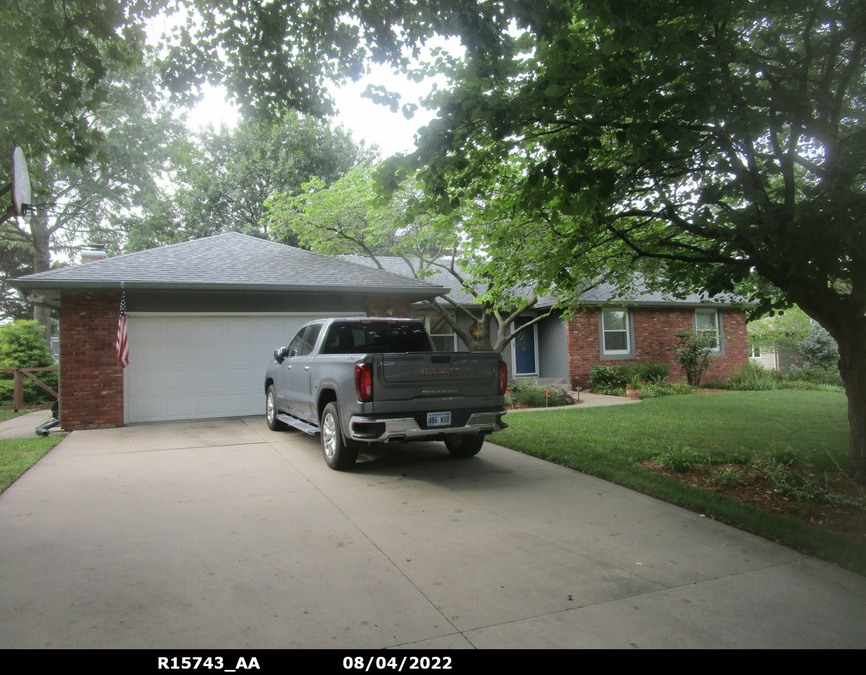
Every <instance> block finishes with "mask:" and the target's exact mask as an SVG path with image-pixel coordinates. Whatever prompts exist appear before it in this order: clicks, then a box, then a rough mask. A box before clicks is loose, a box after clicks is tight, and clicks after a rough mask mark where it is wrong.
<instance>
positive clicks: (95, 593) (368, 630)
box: [0, 413, 866, 649]
mask: <svg viewBox="0 0 866 675" xmlns="http://www.w3.org/2000/svg"><path fill="white" fill-rule="evenodd" d="M576 414H579V413H576ZM0 647H3V648H13V647H33V648H41V647H95V648H105V647H120V648H128V647H138V648H166V649H178V648H184V649H192V648H197V649H205V648H210V649H214V648H291V647H318V648H320V647H325V648H327V647H340V648H359V647H367V648H381V647H422V648H436V649H440V648H473V647H475V648H501V647H520V648H529V647H539V648H573V647H623V648H631V647H637V648H645V647H691V648H693V647H722V648H724V647H738V648H743V647H860V648H862V647H866V579H864V578H863V577H860V576H857V575H854V574H851V573H848V572H846V571H844V570H841V569H839V568H837V567H834V566H833V565H829V564H827V563H823V562H820V561H817V560H814V559H812V558H809V557H806V556H804V555H801V554H799V553H796V552H794V551H792V550H789V549H787V548H784V547H782V546H778V545H776V544H773V543H770V542H768V541H765V540H763V539H760V538H758V537H754V536H752V535H749V534H746V533H744V532H740V531H738V530H735V529H733V528H730V527H727V526H725V525H721V524H719V523H716V522H714V521H712V520H710V519H707V518H701V517H700V516H699V515H698V514H694V513H690V512H688V511H684V510H682V509H679V508H677V507H674V506H670V505H668V504H665V503H662V502H659V501H657V500H655V499H652V498H649V497H646V496H643V495H640V494H637V493H634V492H631V491H629V490H626V489H623V488H620V487H617V486H615V485H611V484H609V483H606V482H604V481H601V480H598V479H596V478H591V477H589V476H586V475H583V474H580V473H577V472H575V471H571V470H569V469H565V468H563V467H560V466H556V465H553V464H548V463H546V462H543V461H540V460H537V459H533V458H530V457H525V456H523V455H520V454H519V453H516V452H513V451H511V450H507V449H505V448H501V447H498V446H496V445H492V444H487V445H485V447H484V449H483V450H482V452H481V454H480V455H479V456H478V457H476V458H473V459H470V460H464V461H455V460H452V459H451V458H450V457H449V456H448V455H447V453H446V452H445V450H444V446H442V445H441V444H438V443H430V444H417V445H414V446H413V445H406V446H390V447H387V446H383V447H381V448H377V449H376V450H375V451H374V452H373V453H372V454H369V455H362V456H361V461H360V462H359V464H358V466H357V469H356V470H355V471H353V472H351V473H336V472H333V471H330V470H329V469H328V468H327V467H326V466H325V464H324V462H323V461H322V459H321V456H320V452H319V446H318V442H317V439H314V438H309V437H307V436H304V435H302V434H299V433H297V432H287V433H273V432H270V431H269V430H268V429H267V427H266V426H265V423H264V419H261V418H255V419H246V420H240V419H236V420H219V421H213V422H192V423H189V422H188V423H176V424H160V425H146V426H135V427H127V428H123V429H110V430H101V431H83V432H82V431H77V432H74V433H73V434H72V435H71V436H69V437H68V438H67V439H66V440H65V441H64V442H63V443H62V444H60V445H59V446H58V447H57V448H55V449H54V450H53V451H52V452H50V453H49V454H48V455H47V456H46V457H45V458H44V459H42V461H40V462H39V463H38V464H37V465H36V466H35V467H33V469H31V470H30V471H29V472H28V473H27V474H25V475H24V476H23V477H22V478H21V479H20V480H19V481H18V482H17V483H15V484H14V485H13V486H12V487H11V488H10V489H9V490H7V491H6V492H5V493H4V494H3V495H0Z"/></svg>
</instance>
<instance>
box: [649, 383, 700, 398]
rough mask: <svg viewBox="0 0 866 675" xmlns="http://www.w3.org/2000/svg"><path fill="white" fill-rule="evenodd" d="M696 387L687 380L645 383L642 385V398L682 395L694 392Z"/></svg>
mask: <svg viewBox="0 0 866 675" xmlns="http://www.w3.org/2000/svg"><path fill="white" fill-rule="evenodd" d="M694 391H695V388H694V387H693V386H691V385H690V384H686V383H685V382H658V383H655V384H644V385H643V386H642V387H641V393H640V395H641V398H658V397H659V396H680V395H684V394H692V393H694Z"/></svg>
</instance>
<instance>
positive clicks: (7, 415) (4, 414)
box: [0, 404, 36, 422]
mask: <svg viewBox="0 0 866 675" xmlns="http://www.w3.org/2000/svg"><path fill="white" fill-rule="evenodd" d="M10 405H11V404H10ZM35 411H36V408H32V409H30V410H19V411H18V412H15V411H14V410H0V422H5V421H6V420H11V419H12V418H13V417H18V416H19V415H26V414H27V413H31V412H35Z"/></svg>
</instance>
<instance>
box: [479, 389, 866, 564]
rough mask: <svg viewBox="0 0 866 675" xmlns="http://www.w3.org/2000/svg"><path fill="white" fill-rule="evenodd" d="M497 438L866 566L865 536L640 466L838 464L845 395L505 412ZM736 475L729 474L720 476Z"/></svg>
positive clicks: (786, 394)
mask: <svg viewBox="0 0 866 675" xmlns="http://www.w3.org/2000/svg"><path fill="white" fill-rule="evenodd" d="M508 423H509V425H510V427H509V428H508V429H506V430H505V431H503V432H500V433H498V434H496V439H495V442H496V443H498V444H500V445H504V446H506V447H509V448H513V449H515V450H519V451H521V452H524V453H526V454H529V455H534V456H535V457H540V458H542V459H546V460H548V461H551V462H556V463H557V464H562V465H564V466H568V467H571V468H573V469H577V470H578V471H582V472H584V473H588V474H591V475H594V476H598V477H599V478H604V479H605V480H609V481H611V482H614V483H617V484H619V485H624V486H626V487H628V488H631V489H634V490H637V491H639V492H643V493H645V494H648V495H652V496H654V497H658V498H659V499H663V500H665V501H668V502H671V503H673V504H677V505H679V506H683V507H685V508H688V509H691V510H693V511H696V512H699V513H702V514H705V515H706V516H708V517H712V518H715V519H716V520H719V521H722V522H725V523H728V524H730V525H734V526H735V527H739V528H741V529H744V530H747V531H749V532H753V533H755V534H758V535H760V536H763V537H765V538H767V539H770V540H773V541H777V542H779V543H782V544H784V545H786V546H790V547H792V548H795V549H797V550H800V551H803V552H805V553H808V554H810V555H814V556H816V557H820V558H823V559H825V560H830V561H832V562H837V563H839V564H842V565H844V566H846V567H849V568H850V569H853V570H855V571H857V572H859V573H861V574H866V544H863V543H862V542H860V541H857V540H856V539H853V538H851V537H846V536H844V535H840V534H836V533H833V532H828V531H826V530H822V529H820V528H817V527H812V526H810V525H808V524H806V523H803V522H800V521H798V520H796V519H793V518H788V517H785V516H780V515H773V514H770V513H768V512H766V511H762V510H761V509H758V508H756V507H753V506H750V505H748V504H744V503H742V502H739V501H737V500H735V499H732V498H730V497H726V496H724V495H719V494H715V493H713V492H710V491H708V490H705V489H702V488H698V487H694V486H691V485H687V484H685V483H682V482H680V481H678V480H675V479H672V478H669V477H667V476H664V475H662V474H659V473H656V472H653V471H650V470H648V469H646V468H644V467H643V466H642V465H641V464H640V462H642V461H644V460H647V459H650V458H657V461H659V459H658V458H663V459H662V460H661V461H668V462H670V463H671V464H672V465H683V466H684V465H686V464H688V463H690V462H696V461H702V460H703V459H706V458H710V459H711V460H713V461H714V463H720V464H723V463H725V462H730V463H738V462H742V461H743V460H760V459H765V460H772V461H779V460H780V459H782V460H784V461H791V460H792V459H793V460H795V461H797V462H799V463H804V464H810V465H813V466H814V467H815V469H816V470H818V471H822V470H827V471H835V470H838V467H840V466H842V467H844V466H846V464H847V461H848V452H849V450H848V438H849V436H848V423H847V400H846V398H845V396H844V395H841V394H838V393H830V392H808V391H794V390H774V391H761V392H742V393H731V394H719V395H701V396H667V397H663V398H654V399H649V400H645V401H642V402H641V403H640V404H639V405H629V406H610V407H600V408H587V409H584V410H581V409H568V410H559V411H552V412H545V413H536V414H533V413H531V412H528V413H522V414H520V415H513V416H509V418H508ZM719 478H720V480H733V479H734V478H735V477H733V476H720V477H719Z"/></svg>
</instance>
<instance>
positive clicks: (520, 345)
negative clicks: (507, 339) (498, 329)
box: [512, 316, 538, 375]
mask: <svg viewBox="0 0 866 675" xmlns="http://www.w3.org/2000/svg"><path fill="white" fill-rule="evenodd" d="M530 321H532V317H531V316H521V317H518V318H517V320H516V321H515V322H514V329H515V330H517V329H518V328H520V326H522V325H524V324H526V323H529V322H530ZM512 343H513V344H514V374H515V375H537V374H538V365H537V364H536V363H535V326H530V327H529V328H527V329H526V330H524V331H521V332H520V333H519V334H518V335H517V337H515V338H514V340H512Z"/></svg>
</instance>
